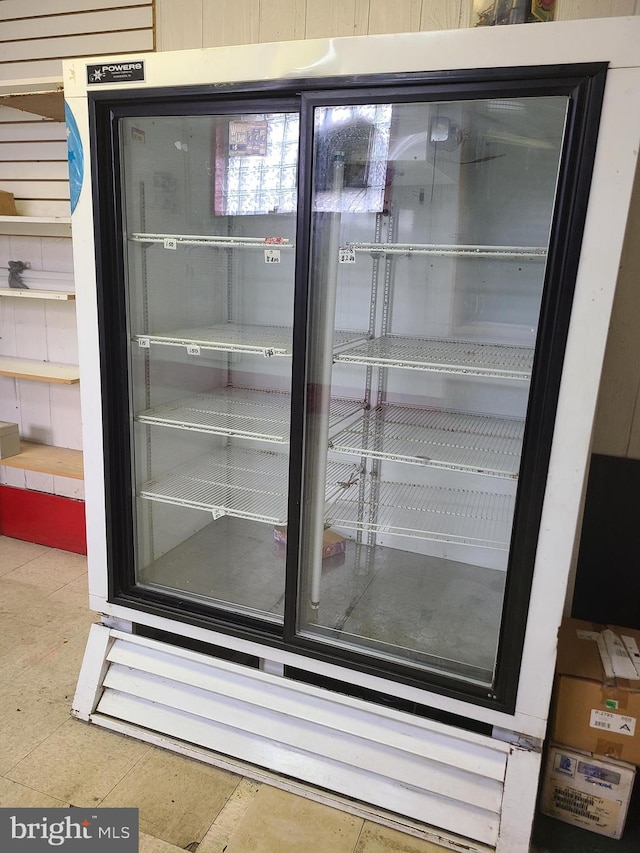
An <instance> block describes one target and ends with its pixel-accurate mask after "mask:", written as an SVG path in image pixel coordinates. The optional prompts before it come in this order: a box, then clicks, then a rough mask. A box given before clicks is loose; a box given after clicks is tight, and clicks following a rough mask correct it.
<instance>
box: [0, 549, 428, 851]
mask: <svg viewBox="0 0 640 853" xmlns="http://www.w3.org/2000/svg"><path fill="white" fill-rule="evenodd" d="M94 619H95V614H93V613H91V612H90V611H89V610H88V607H87V582H86V559H85V558H84V557H82V556H79V555H77V554H70V553H67V552H64V551H56V550H54V549H52V548H46V547H44V546H41V545H34V544H32V543H27V542H21V541H18V540H15V539H9V538H7V537H2V536H0V685H1V687H2V689H1V690H0V806H3V807H4V806H15V807H42V806H52V807H53V806H60V807H64V806H68V805H75V806H83V807H87V806H92V805H95V806H104V807H107V806H134V807H137V808H139V810H140V811H139V816H140V851H141V853H172V851H173V853H177V851H179V850H185V849H187V850H190V851H194V850H196V849H197V851H198V853H222V851H224V853H307V851H320V852H321V853H384V851H394V852H395V853H442V851H443V848H441V847H438V846H436V845H434V844H431V843H429V842H427V841H424V840H422V839H418V838H415V837H412V836H409V835H404V834H403V833H400V832H397V831H395V830H392V829H388V828H386V827H382V826H378V825H376V824H373V823H370V822H368V821H363V820H362V819H360V818H357V817H354V816H353V815H349V814H346V813H344V812H342V811H339V810H335V809H332V808H329V807H328V806H326V805H322V804H320V803H317V802H315V801H312V800H307V799H305V798H303V797H300V796H295V795H293V794H288V793H285V792H283V791H281V790H280V789H277V788H274V787H271V786H269V785H265V784H258V783H255V782H253V781H251V780H250V779H247V778H243V777H241V776H237V775H234V774H233V773H229V772H227V771H223V770H219V769H217V768H215V767H211V766H209V765H205V764H202V763H200V762H197V761H194V760H191V759H188V758H184V757H182V756H179V755H175V754H174V753H171V752H167V751H165V750H161V749H158V748H156V747H154V746H150V745H147V744H145V743H141V742H138V741H136V740H133V739H130V738H127V737H124V736H122V735H118V734H114V733H112V732H109V731H106V730H105V729H100V728H98V727H95V726H89V725H86V724H84V723H81V722H78V721H77V720H74V719H72V718H71V717H70V716H69V708H70V705H71V700H72V698H73V694H74V691H75V683H76V678H77V674H78V671H79V668H80V663H81V660H82V655H83V652H84V646H85V640H86V637H87V633H88V630H89V625H90V623H91V622H92V621H94Z"/></svg>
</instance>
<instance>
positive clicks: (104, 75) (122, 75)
mask: <svg viewBox="0 0 640 853" xmlns="http://www.w3.org/2000/svg"><path fill="white" fill-rule="evenodd" d="M135 80H144V60H142V59H137V60H135V59H134V60H131V61H129V62H112V63H104V64H103V65H87V83H88V84H89V85H91V86H96V85H98V84H101V83H102V84H104V83H130V82H133V81H135Z"/></svg>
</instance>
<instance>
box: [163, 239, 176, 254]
mask: <svg viewBox="0 0 640 853" xmlns="http://www.w3.org/2000/svg"><path fill="white" fill-rule="evenodd" d="M162 245H163V246H164V247H165V249H173V250H174V251H175V249H177V248H178V241H177V240H176V238H175V237H165V238H164V243H163V244H162Z"/></svg>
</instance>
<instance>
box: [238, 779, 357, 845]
mask: <svg viewBox="0 0 640 853" xmlns="http://www.w3.org/2000/svg"><path fill="white" fill-rule="evenodd" d="M361 828H362V820H361V819H360V818H357V817H354V816H353V815H349V814H346V813H345V812H341V811H337V810H336V809H331V808H329V807H328V806H325V805H323V804H322V803H316V802H314V801H313V800H307V799H305V798H304V797H299V796H296V795H294V794H289V793H287V792H286V791H281V790H279V789H278V788H272V787H271V786H269V785H262V787H261V788H260V790H259V791H258V793H257V795H256V797H255V799H254V800H253V802H252V803H251V805H250V806H249V808H248V809H247V811H246V813H245V815H244V817H243V818H242V820H241V821H240V824H239V825H238V827H237V829H236V830H235V832H233V833H232V835H231V837H230V839H229V843H228V845H227V849H226V853H307V851H309V853H311V851H316V850H317V851H331V853H352V851H353V849H354V847H355V844H356V841H357V840H358V835H359V833H360V830H361Z"/></svg>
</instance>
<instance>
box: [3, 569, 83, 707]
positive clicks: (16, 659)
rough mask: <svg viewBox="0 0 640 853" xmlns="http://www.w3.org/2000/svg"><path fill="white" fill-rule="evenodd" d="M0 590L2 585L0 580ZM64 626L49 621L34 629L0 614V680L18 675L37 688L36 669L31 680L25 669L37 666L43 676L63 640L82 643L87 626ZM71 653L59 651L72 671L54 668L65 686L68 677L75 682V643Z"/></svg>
mask: <svg viewBox="0 0 640 853" xmlns="http://www.w3.org/2000/svg"><path fill="white" fill-rule="evenodd" d="M1 594H2V585H1V584H0V595H1ZM65 627H66V626H65V625H64V624H52V625H50V626H49V627H48V628H47V630H43V631H37V630H34V627H33V626H32V625H29V624H28V623H26V622H22V621H20V620H18V619H14V618H13V617H9V616H0V684H8V683H13V682H15V681H16V680H17V679H19V680H20V682H21V684H22V685H23V686H24V687H25V688H26V689H27V690H29V691H30V692H33V691H34V690H38V688H39V675H38V672H35V671H34V673H33V678H32V680H29V677H28V673H27V670H29V669H30V668H31V667H39V668H40V669H39V672H40V673H42V674H43V675H44V676H45V677H46V676H47V667H48V666H51V665H52V661H53V660H54V659H55V658H56V657H57V650H60V649H64V648H66V645H67V643H71V645H72V646H73V645H74V643H73V642H72V641H74V642H75V643H84V640H85V638H86V636H87V633H88V627H87V626H84V625H81V626H78V625H76V626H72V630H71V631H67V630H65ZM76 638H77V639H76ZM61 654H62V653H61ZM74 654H75V655H76V657H75V658H73V657H72V656H71V652H70V653H65V654H62V658H63V660H64V661H66V662H67V663H68V666H69V667H71V668H73V669H75V670H76V671H75V672H71V670H70V669H69V671H65V670H64V668H63V669H61V670H58V674H60V675H62V673H64V675H63V677H64V678H66V680H67V686H68V683H70V681H71V680H73V681H74V682H75V679H76V678H77V674H78V670H77V663H76V661H77V646H76V651H75V652H74ZM58 687H59V688H61V689H62V688H65V685H62V684H61V685H59V686H58ZM56 689H57V688H56ZM65 689H66V688H65ZM58 698H59V697H58Z"/></svg>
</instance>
